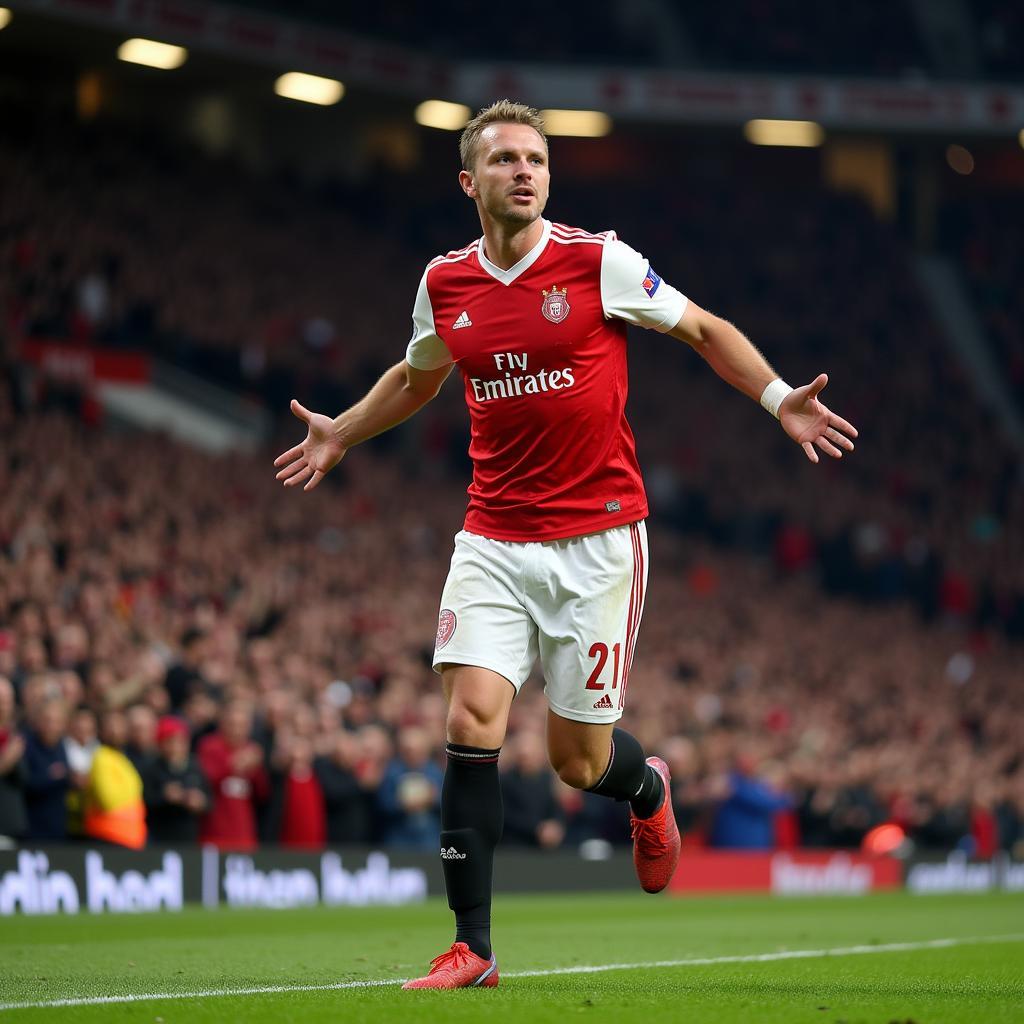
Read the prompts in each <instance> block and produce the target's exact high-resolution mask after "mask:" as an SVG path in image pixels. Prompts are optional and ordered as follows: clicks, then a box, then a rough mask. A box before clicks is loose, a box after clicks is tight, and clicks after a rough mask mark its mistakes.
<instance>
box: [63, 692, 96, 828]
mask: <svg viewBox="0 0 1024 1024" xmlns="http://www.w3.org/2000/svg"><path fill="white" fill-rule="evenodd" d="M99 748H100V741H99V737H98V736H97V725H96V713H95V712H94V711H93V710H92V708H89V707H85V706H82V707H79V708H76V709H75V712H74V714H72V716H71V724H70V725H69V726H68V734H67V736H65V737H64V751H65V753H66V754H67V759H68V770H69V771H70V773H71V775H70V782H71V785H70V787H69V789H68V799H67V805H68V833H69V834H70V835H73V836H79V835H81V834H82V799H83V794H84V793H85V790H86V789H87V788H88V785H89V772H90V771H91V770H92V761H93V758H94V757H95V756H96V751H97V750H99Z"/></svg>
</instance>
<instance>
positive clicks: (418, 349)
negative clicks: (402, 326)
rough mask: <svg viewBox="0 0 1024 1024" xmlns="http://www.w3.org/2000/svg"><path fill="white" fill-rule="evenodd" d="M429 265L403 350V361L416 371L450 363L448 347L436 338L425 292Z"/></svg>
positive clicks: (417, 293) (427, 296)
mask: <svg viewBox="0 0 1024 1024" xmlns="http://www.w3.org/2000/svg"><path fill="white" fill-rule="evenodd" d="M429 272H430V265H428V266H427V269H426V270H424V271H423V276H422V277H421V278H420V285H419V288H417V289H416V301H415V303H413V307H412V337H411V338H410V339H409V345H408V347H407V348H406V350H405V361H406V362H407V363H408V364H409V365H410V366H414V367H415V368H416V369H417V370H439V369H440V368H441V367H442V366H448V365H449V364H450V363H451V362H452V354H451V352H449V351H448V346H447V345H446V344H445V343H444V342H443V341H442V340H441V339H440V338H439V337H438V336H437V331H436V329H435V327H434V309H433V307H432V306H431V304H430V293H429V292H428V291H427V274H428V273H429Z"/></svg>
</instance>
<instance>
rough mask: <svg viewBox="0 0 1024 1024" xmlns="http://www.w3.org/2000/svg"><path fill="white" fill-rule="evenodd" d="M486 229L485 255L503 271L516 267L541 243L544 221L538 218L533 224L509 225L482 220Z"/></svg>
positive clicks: (482, 218)
mask: <svg viewBox="0 0 1024 1024" xmlns="http://www.w3.org/2000/svg"><path fill="white" fill-rule="evenodd" d="M480 223H481V225H482V227H483V229H484V253H485V254H486V256H487V258H488V259H489V260H490V261H491V262H492V263H493V264H494V265H495V266H496V267H499V268H500V269H501V270H509V269H510V268H511V267H514V266H515V265H516V264H517V263H518V262H519V261H520V260H521V259H522V258H523V257H524V256H525V255H526V254H527V253H528V252H529V251H530V250H531V249H532V248H533V247H534V246H535V245H536V244H537V243H538V242H539V241H540V236H541V235H542V234H543V233H544V221H543V220H542V219H541V218H540V217H538V218H537V219H536V220H535V221H533V222H532V223H531V224H508V223H503V222H501V221H495V220H490V219H489V218H487V219H485V218H484V217H481V218H480Z"/></svg>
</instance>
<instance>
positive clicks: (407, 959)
mask: <svg viewBox="0 0 1024 1024" xmlns="http://www.w3.org/2000/svg"><path fill="white" fill-rule="evenodd" d="M450 927H451V926H450V923H449V915H448V910H447V907H446V906H444V905H443V903H441V902H439V901H431V902H429V903H427V904H424V905H421V906H417V907H413V908H401V909H380V908H374V909H366V910H351V909H341V910H326V909H315V910H304V911H279V912H273V911H227V910H222V911H216V912H212V913H211V912H206V911H200V910H186V911H184V912H183V913H180V914H161V915H139V916H131V917H118V916H102V917H91V916H81V917H74V918H68V917H51V918H8V919H6V920H5V921H3V922H2V923H0V1004H3V1007H4V1008H3V1009H2V1010H0V1024H3V1022H4V1021H6V1020H12V1021H13V1020H19V1021H20V1020H24V1021H31V1022H34V1021H39V1022H40V1024H42V1022H44V1021H61V1022H78V1021H82V1022H86V1021H88V1022H99V1021H115V1022H118V1021H138V1022H147V1024H177V1022H182V1024H185V1022H188V1024H191V1022H218V1024H220V1022H228V1021H239V1022H241V1021H245V1022H256V1024H260V1022H263V1021H267V1022H269V1021H274V1022H291V1021H294V1022H299V1024H315V1022H320V1021H324V1022H326V1021H331V1022H332V1024H333V1022H338V1021H344V1022H356V1021H374V1022H387V1021H401V1022H402V1024H416V1022H431V1024H432V1022H435V1021H438V1020H445V1021H452V1022H460V1021H467V1022H468V1021H473V1022H474V1024H476V1022H478V1021H479V1020H480V1018H481V1016H484V1017H485V1018H486V1020H487V1021H488V1022H499V1021H500V1022H505V1021H508V1022H511V1021H517V1022H522V1021H530V1022H532V1021H545V1022H546V1021H552V1022H554V1021H557V1022H559V1024H565V1022H566V1021H567V1020H587V1019H590V1020H602V1021H605V1020H611V1021H623V1022H641V1021H642V1022H643V1024H653V1022H660V1021H673V1022H675V1021H687V1022H694V1024H696V1022H701V1024H703V1022H709V1024H733V1022H746V1021H758V1022H779V1024H782V1022H785V1024H800V1022H815V1024H840V1022H843V1024H862V1022H863V1024H874V1022H879V1024H890V1022H899V1024H905V1022H907V1021H912V1022H914V1024H940V1022H941V1024H945V1022H965V1024H966V1022H971V1024H974V1022H979V1021H984V1022H985V1024H997V1022H1007V1024H1010V1022H1014V1024H1017V1022H1021V1021H1024V934H1022V933H1024V896H1011V895H1006V894H998V895H985V896H944V897H924V896H917V897H914V896H909V895H906V894H903V893H900V894H892V895H875V896H869V897H865V898H860V899H811V898H808V899H770V898H746V899H709V898H706V899H690V900H681V899H670V898H661V897H657V898H652V897H644V896H643V895H642V894H636V895H611V896H610V895H607V894H601V895H597V894H595V895H590V896H571V897H569V896H565V897H557V898H539V897H532V898H523V897H508V896H506V897H499V898H498V900H497V901H496V904H495V913H494V928H495V949H496V951H497V953H498V962H499V965H500V968H501V971H502V981H501V985H500V987H499V988H497V989H492V990H472V991H461V992H454V993H438V992H402V991H400V990H399V988H398V986H397V985H396V984H393V983H392V984H381V985H375V986H372V987H344V988H343V987H340V986H343V985H350V986H355V985H358V984H359V983H363V982H381V981H383V982H395V981H397V980H398V979H402V978H407V977H413V976H416V975H419V974H423V973H425V972H426V969H427V966H428V961H429V959H430V957H431V956H434V955H436V954H437V953H439V952H441V951H442V949H443V948H445V947H446V946H447V945H448V943H449V942H450ZM945 939H949V940H954V942H951V943H950V944H947V945H942V944H939V943H937V942H936V940H945ZM829 950H833V951H835V952H832V953H829V952H827V951H829ZM759 957H760V958H762V959H756V958H759ZM666 961H669V962H672V965H671V966H669V965H666V964H665V962H666ZM678 961H688V962H686V963H678ZM694 961H696V962H694ZM655 962H660V963H659V965H657V966H655V965H654V964H655ZM613 965H620V966H613ZM621 965H637V966H621ZM640 965H646V966H640ZM586 968H596V970H593V971H587V970H586ZM608 968H610V969H608ZM558 969H565V971H566V973H548V972H553V971H556V970H558ZM532 972H537V973H532ZM310 986H334V987H333V988H328V987H323V988H319V989H313V990H309V987H310ZM273 987H280V988H281V989H284V991H277V992H268V991H266V990H267V989H269V988H273ZM303 987H306V988H307V990H305V991H296V989H301V988H303ZM253 989H259V990H261V991H258V992H254V991H250V992H248V994H239V993H240V992H242V991H243V990H253ZM224 991H229V992H231V993H232V994H230V995H223V994H212V993H213V992H224ZM156 995H160V996H161V998H154V996H156ZM107 997H118V998H120V997H132V998H133V1000H134V1001H131V1002H106V1003H102V1004H96V1003H94V1004H92V1005H88V1004H86V1005H72V1006H68V1005H65V1006H61V1007H54V1006H50V1007H45V1006H26V1005H25V1004H37V1003H46V1002H52V1001H54V1000H61V999H64V1000H68V999H71V1000H89V999H91V1000H99V999H104V998H107ZM12 1004H15V1005H12Z"/></svg>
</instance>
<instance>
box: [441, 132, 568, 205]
mask: <svg viewBox="0 0 1024 1024" xmlns="http://www.w3.org/2000/svg"><path fill="white" fill-rule="evenodd" d="M460 180H461V181H462V187H463V188H464V189H465V191H466V195H468V196H469V197H470V198H472V199H478V200H479V201H480V205H481V206H482V207H483V210H484V213H485V214H486V215H487V216H489V217H490V218H491V219H493V220H496V221H499V222H503V223H506V224H513V225H514V224H523V225H527V224H532V223H533V222H534V221H535V220H536V219H537V218H538V217H539V216H540V215H541V214H542V213H543V212H544V207H545V205H547V201H548V189H549V187H550V184H551V175H550V171H549V170H548V154H547V149H546V147H545V146H544V140H543V139H542V138H541V137H540V135H539V134H538V133H537V132H536V131H534V129H533V128H531V127H530V126H529V125H525V124H492V125H488V126H487V127H486V128H485V129H484V130H483V132H482V133H481V135H480V141H479V143H478V146H477V153H476V161H475V163H474V165H473V171H472V173H470V172H467V171H463V172H462V175H461V176H460Z"/></svg>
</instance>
